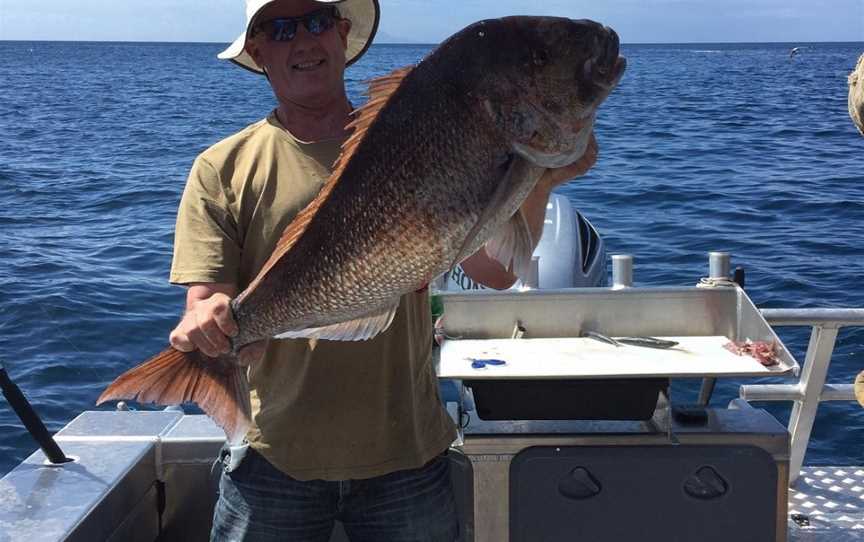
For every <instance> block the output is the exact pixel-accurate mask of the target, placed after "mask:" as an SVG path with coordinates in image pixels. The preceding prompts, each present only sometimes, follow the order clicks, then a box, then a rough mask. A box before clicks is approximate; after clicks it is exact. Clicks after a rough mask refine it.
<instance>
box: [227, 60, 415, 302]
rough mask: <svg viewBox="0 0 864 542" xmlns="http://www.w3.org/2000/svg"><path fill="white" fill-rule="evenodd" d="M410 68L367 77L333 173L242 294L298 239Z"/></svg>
mask: <svg viewBox="0 0 864 542" xmlns="http://www.w3.org/2000/svg"><path fill="white" fill-rule="evenodd" d="M412 69H413V68H412V67H411V66H406V67H404V68H400V69H397V70H394V71H393V72H392V73H390V74H389V75H385V76H382V77H378V78H375V79H372V80H371V81H369V89H368V90H367V91H366V94H367V95H368V96H369V100H368V101H367V102H366V103H365V104H363V105H362V106H361V107H360V108H358V109H357V110H356V111H354V120H352V121H351V122H350V123H349V124H348V126H346V129H352V128H353V129H354V132H353V133H352V134H351V136H350V137H349V138H348V140H347V141H345V143H343V144H342V152H341V153H340V154H339V158H337V159H336V162H335V163H334V164H333V173H331V174H330V177H329V178H328V179H327V182H326V183H324V186H323V187H322V188H321V191H320V192H318V195H317V196H315V199H313V200H312V201H311V202H309V204H308V205H307V206H306V207H305V208H304V209H303V210H302V211H300V212H299V213H297V216H296V217H294V220H293V221H291V223H290V224H288V226H287V227H286V228H285V231H284V232H283V233H282V237H280V238H279V242H278V243H276V248H275V249H273V254H271V255H270V258H269V259H268V260H267V262H265V263H264V266H263V267H262V268H261V271H259V272H258V275H257V276H256V277H255V279H254V280H253V281H252V282H251V283H250V284H249V286H248V287H247V288H246V290H244V292H243V294H241V295H246V294H248V293H249V292H251V291H252V290H254V289H255V287H256V286H258V284H259V283H260V282H261V281H262V280H263V279H264V277H265V276H266V275H267V273H269V272H270V270H271V269H273V267H274V266H275V265H276V263H277V262H278V261H279V260H281V259H282V257H283V256H284V255H285V254H287V253H288V251H289V250H291V247H293V246H294V244H295V243H296V242H297V240H298V239H300V237H301V236H302V235H303V232H305V231H306V228H308V227H309V224H310V223H311V222H312V218H313V217H314V216H315V215H316V214H317V213H318V210H319V209H320V208H321V206H322V205H323V204H324V202H325V201H327V198H329V197H330V194H331V193H332V192H333V189H334V188H335V187H336V185H337V184H338V183H339V179H340V178H341V176H342V172H343V171H345V167H346V166H347V165H348V162H350V161H351V157H352V156H354V153H355V152H356V151H357V148H358V147H359V145H360V142H361V141H362V140H363V138H364V137H365V136H366V132H367V130H368V129H369V126H371V125H372V123H373V122H374V121H375V119H376V118H378V114H379V113H380V112H381V110H382V109H383V108H384V105H385V104H386V103H387V101H388V100H389V99H390V97H391V96H392V95H393V93H394V92H395V91H396V89H397V88H399V85H401V84H402V80H403V79H405V76H407V75H408V74H409V73H410V72H411V70H412Z"/></svg>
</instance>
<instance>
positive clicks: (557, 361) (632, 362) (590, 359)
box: [438, 335, 790, 380]
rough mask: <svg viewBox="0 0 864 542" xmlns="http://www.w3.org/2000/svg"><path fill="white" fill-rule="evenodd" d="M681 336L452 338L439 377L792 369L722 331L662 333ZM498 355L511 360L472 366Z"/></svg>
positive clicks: (690, 373)
mask: <svg viewBox="0 0 864 542" xmlns="http://www.w3.org/2000/svg"><path fill="white" fill-rule="evenodd" d="M657 338H658V339H667V340H672V341H677V342H678V343H679V344H678V346H676V347H674V348H670V349H666V350H661V349H656V348H646V347H640V346H630V345H623V346H618V347H616V346H614V345H611V344H607V343H604V342H601V341H598V340H595V339H590V338H581V337H580V338H560V339H558V338H556V339H482V340H474V339H468V340H447V341H445V342H444V344H443V345H442V346H441V361H440V365H439V367H438V376H439V377H441V378H461V379H465V380H469V379H472V378H473V379H498V378H500V379H514V378H519V379H532V378H536V379H544V378H545V379H548V378H555V379H561V378H610V377H631V378H640V377H641V378H649V377H679V378H695V377H703V376H768V375H777V374H782V373H785V372H788V371H790V368H788V367H786V366H785V365H783V364H779V365H774V366H773V367H765V366H764V365H762V364H761V363H759V362H758V361H757V360H756V359H755V358H752V357H750V356H747V355H744V356H739V355H736V354H733V353H732V352H730V351H729V350H726V349H725V348H723V345H725V344H727V343H728V342H729V339H728V338H726V337H722V336H716V335H715V336H703V337H657ZM484 358H494V359H501V360H504V361H505V362H506V363H505V365H501V366H492V365H487V366H486V367H484V368H481V369H475V368H473V367H472V366H471V360H472V359H484Z"/></svg>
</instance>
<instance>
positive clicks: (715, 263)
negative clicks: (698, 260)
mask: <svg viewBox="0 0 864 542" xmlns="http://www.w3.org/2000/svg"><path fill="white" fill-rule="evenodd" d="M730 260H731V256H730V255H729V253H728V252H709V253H708V277H709V278H712V279H728V278H729V262H730Z"/></svg>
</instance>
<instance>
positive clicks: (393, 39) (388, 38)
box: [375, 29, 426, 43]
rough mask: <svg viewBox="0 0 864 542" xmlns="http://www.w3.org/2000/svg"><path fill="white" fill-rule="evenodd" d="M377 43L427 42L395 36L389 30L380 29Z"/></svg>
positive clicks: (376, 38)
mask: <svg viewBox="0 0 864 542" xmlns="http://www.w3.org/2000/svg"><path fill="white" fill-rule="evenodd" d="M375 43H426V42H424V41H421V40H416V39H411V38H406V37H404V36H394V35H393V34H390V33H389V32H385V31H384V30H381V29H378V33H377V34H376V35H375Z"/></svg>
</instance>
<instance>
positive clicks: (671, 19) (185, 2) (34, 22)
mask: <svg viewBox="0 0 864 542" xmlns="http://www.w3.org/2000/svg"><path fill="white" fill-rule="evenodd" d="M380 1H381V4H382V21H381V32H380V34H379V38H380V41H382V42H387V41H389V42H421V43H435V42H438V41H440V40H441V39H443V38H445V37H446V36H448V35H450V34H452V33H454V32H456V31H457V30H459V29H460V28H462V27H464V26H465V25H467V24H469V23H471V22H474V21H476V20H479V19H485V18H489V17H499V16H503V15H516V14H533V15H559V16H567V17H574V18H589V19H595V20H597V21H600V22H602V23H604V24H607V25H609V26H611V27H612V28H614V29H615V30H616V31H617V32H618V34H619V35H620V36H621V38H622V41H623V42H624V43H657V42H661V43H663V42H665V43H669V42H674V43H680V42H728V41H732V42H734V41H788V42H805V41H864V0H603V1H601V0H518V1H517V0H497V1H492V0H380ZM242 22H243V2H242V0H150V1H147V2H131V1H129V0H77V1H74V2H72V1H69V0H0V39H3V40H10V39H11V40H45V39H55V40H96V41H101V40H119V41H205V42H228V41H231V40H232V39H233V38H234V37H235V36H236V35H237V34H239V32H240V31H241V30H242Z"/></svg>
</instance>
